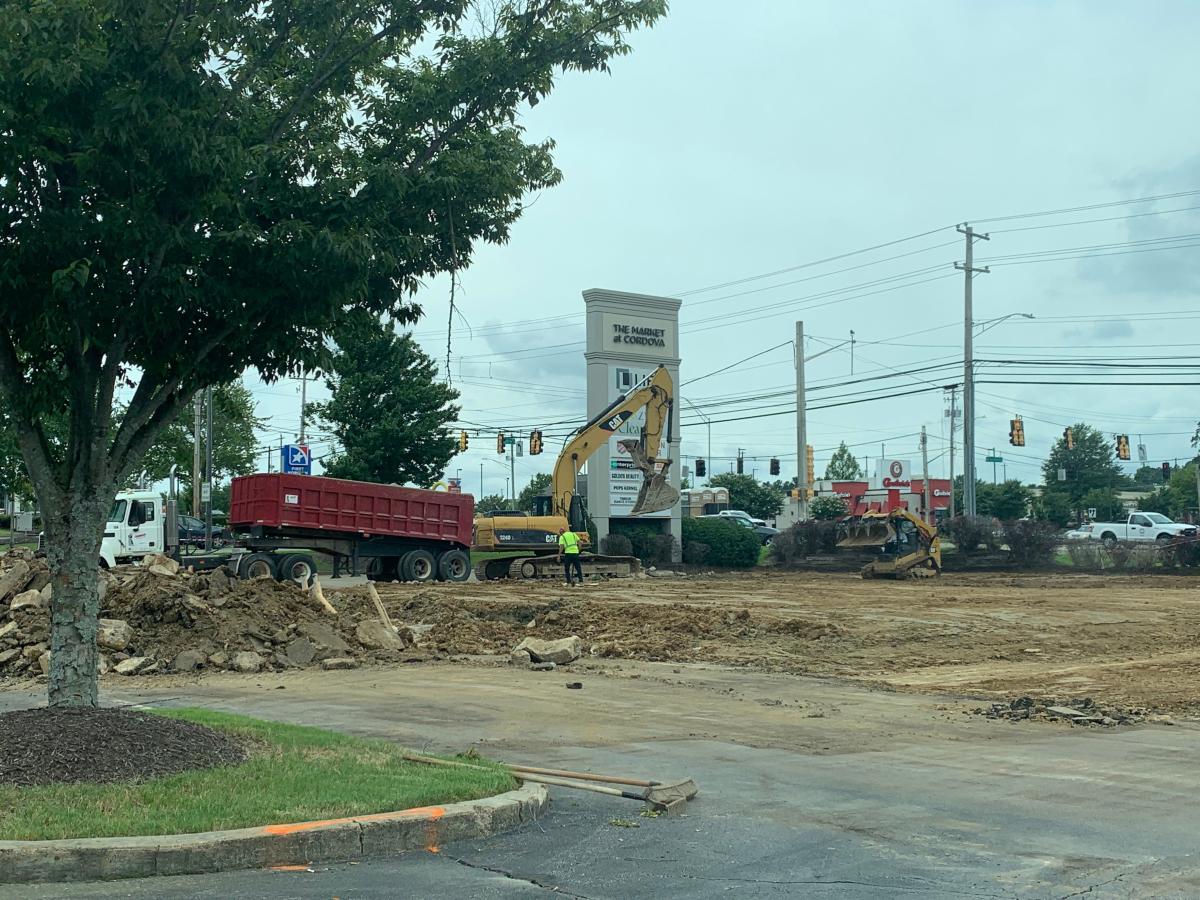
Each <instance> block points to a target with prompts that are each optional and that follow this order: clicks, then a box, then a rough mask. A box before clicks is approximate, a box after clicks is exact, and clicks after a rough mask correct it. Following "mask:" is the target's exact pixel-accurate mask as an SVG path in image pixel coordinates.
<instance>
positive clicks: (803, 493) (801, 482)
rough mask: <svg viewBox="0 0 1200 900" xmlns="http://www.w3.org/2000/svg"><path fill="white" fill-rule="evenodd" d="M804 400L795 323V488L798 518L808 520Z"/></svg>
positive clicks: (800, 327) (800, 333)
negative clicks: (797, 497)
mask: <svg viewBox="0 0 1200 900" xmlns="http://www.w3.org/2000/svg"><path fill="white" fill-rule="evenodd" d="M805 406H806V401H805V398H804V323H803V322H797V323H796V487H797V489H798V490H799V493H800V498H799V504H800V505H799V509H798V510H797V512H798V517H799V519H800V521H801V522H803V521H805V520H806V519H807V518H808V489H809V487H810V486H811V485H809V483H808V451H807V447H808V423H807V421H806V420H805Z"/></svg>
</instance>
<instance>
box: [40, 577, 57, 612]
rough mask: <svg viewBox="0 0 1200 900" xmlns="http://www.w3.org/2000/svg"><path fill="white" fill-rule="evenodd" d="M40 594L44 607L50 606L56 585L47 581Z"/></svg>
mask: <svg viewBox="0 0 1200 900" xmlns="http://www.w3.org/2000/svg"><path fill="white" fill-rule="evenodd" d="M38 593H39V596H40V597H41V598H42V606H49V605H50V598H51V597H53V596H54V585H52V584H50V582H48V581H47V582H46V583H45V584H44V585H42V589H41V591H39V592H38Z"/></svg>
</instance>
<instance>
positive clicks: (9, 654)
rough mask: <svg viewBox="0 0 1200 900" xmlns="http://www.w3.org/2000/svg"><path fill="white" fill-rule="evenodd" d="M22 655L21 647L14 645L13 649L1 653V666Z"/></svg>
mask: <svg viewBox="0 0 1200 900" xmlns="http://www.w3.org/2000/svg"><path fill="white" fill-rule="evenodd" d="M20 655H21V648H20V647H13V648H12V649H11V650H5V651H4V652H2V653H0V666H3V665H7V664H8V663H9V662H11V661H12V660H14V659H16V658H17V657H18V656H20Z"/></svg>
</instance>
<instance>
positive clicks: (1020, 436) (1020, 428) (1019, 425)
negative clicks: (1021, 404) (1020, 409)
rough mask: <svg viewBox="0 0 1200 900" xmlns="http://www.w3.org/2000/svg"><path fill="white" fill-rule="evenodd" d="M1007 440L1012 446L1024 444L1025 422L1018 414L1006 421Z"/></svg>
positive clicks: (1022, 445)
mask: <svg viewBox="0 0 1200 900" xmlns="http://www.w3.org/2000/svg"><path fill="white" fill-rule="evenodd" d="M1008 442H1009V443H1010V444H1012V445H1013V446H1014V447H1024V446H1025V423H1024V422H1022V421H1021V417H1020V416H1017V417H1016V418H1015V419H1009V421H1008Z"/></svg>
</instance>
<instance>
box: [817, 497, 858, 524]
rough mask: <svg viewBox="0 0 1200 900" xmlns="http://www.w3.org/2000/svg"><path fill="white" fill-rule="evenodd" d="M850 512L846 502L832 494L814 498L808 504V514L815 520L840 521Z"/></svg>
mask: <svg viewBox="0 0 1200 900" xmlns="http://www.w3.org/2000/svg"><path fill="white" fill-rule="evenodd" d="M849 511H850V509H849V507H847V506H846V501H845V500H843V499H842V498H841V497H836V496H834V495H832V494H823V495H821V496H820V497H814V498H813V499H812V500H810V501H809V503H808V512H809V514H810V515H811V516H812V517H813V518H814V519H840V518H841V517H842V516H844V515H846V514H847V513H848V512H849Z"/></svg>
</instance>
